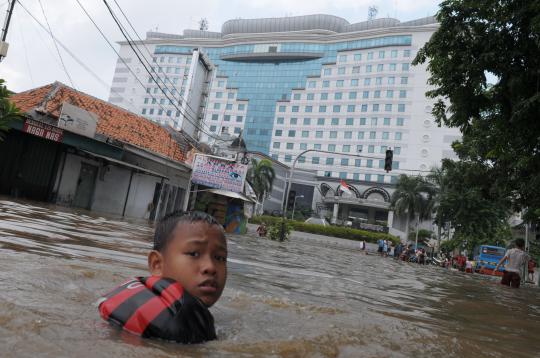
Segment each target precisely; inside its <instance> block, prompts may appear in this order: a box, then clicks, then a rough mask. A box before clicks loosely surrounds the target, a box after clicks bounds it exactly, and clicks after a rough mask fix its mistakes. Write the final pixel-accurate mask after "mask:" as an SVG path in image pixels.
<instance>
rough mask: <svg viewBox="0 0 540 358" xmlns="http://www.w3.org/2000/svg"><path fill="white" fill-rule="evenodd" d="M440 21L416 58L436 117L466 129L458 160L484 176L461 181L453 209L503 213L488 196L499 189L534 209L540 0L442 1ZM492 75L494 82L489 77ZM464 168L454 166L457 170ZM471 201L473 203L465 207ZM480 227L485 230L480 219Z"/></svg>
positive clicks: (538, 187) (539, 137)
mask: <svg viewBox="0 0 540 358" xmlns="http://www.w3.org/2000/svg"><path fill="white" fill-rule="evenodd" d="M437 20H438V22H439V23H440V27H439V29H438V30H437V31H436V32H435V34H434V35H433V36H432V37H431V39H430V40H429V41H428V42H427V43H426V44H425V46H424V47H423V48H422V49H420V51H419V52H418V54H417V56H416V58H415V60H414V62H413V63H414V64H418V63H425V62H428V70H429V71H430V73H431V77H430V79H429V84H430V85H432V86H433V89H432V90H431V91H429V92H428V93H427V94H428V96H430V97H432V98H434V99H437V102H436V105H435V106H434V109H433V115H434V117H435V119H436V120H437V122H438V123H439V124H444V125H447V126H450V127H457V128H459V129H460V130H461V132H462V134H463V138H462V140H461V141H459V142H456V143H454V150H455V151H456V152H457V154H458V156H459V158H460V159H461V161H462V163H461V164H455V166H458V167H460V168H461V169H470V170H476V171H479V172H481V173H482V174H483V175H484V176H483V180H484V181H485V182H484V183H482V185H481V186H480V187H479V188H472V187H464V188H463V190H464V191H463V193H461V194H460V195H459V196H461V197H462V199H464V202H463V204H461V207H462V208H461V209H460V210H458V211H456V213H455V214H456V215H458V214H459V215H462V214H463V215H465V214H464V213H465V212H469V213H470V212H471V210H472V209H474V210H481V211H482V212H483V213H484V214H486V215H487V216H488V217H492V218H493V217H499V216H498V215H499V214H498V212H499V209H500V208H498V205H495V207H496V208H495V209H494V208H493V206H490V205H488V204H489V203H487V202H486V201H489V200H490V199H494V195H503V196H504V197H507V198H509V199H510V202H511V203H512V204H513V208H514V209H515V210H522V209H527V211H528V212H536V210H537V209H538V208H540V175H538V173H540V120H538V114H539V113H540V92H539V89H540V0H527V1H524V0H505V1H499V0H445V1H443V2H442V3H441V6H440V10H439V12H438V14H437ZM488 78H494V81H495V83H494V84H489V83H488ZM448 165H450V164H448ZM460 168H457V167H453V166H452V165H450V167H449V169H451V170H452V171H454V173H453V175H455V170H458V169H460ZM464 175H465V174H464ZM452 192H453V193H454V194H456V195H458V194H459V193H455V191H452ZM451 200H453V201H454V202H455V201H457V200H460V199H459V197H456V198H451ZM473 202H475V203H476V204H475V205H476V207H475V208H473V207H465V206H466V205H473ZM497 204H498V203H497ZM456 205H457V203H456ZM493 210H494V211H493ZM479 219H480V218H479ZM476 228H477V229H478V230H482V231H485V230H486V229H485V226H483V225H482V224H481V223H480V222H479V223H478V224H477V225H476Z"/></svg>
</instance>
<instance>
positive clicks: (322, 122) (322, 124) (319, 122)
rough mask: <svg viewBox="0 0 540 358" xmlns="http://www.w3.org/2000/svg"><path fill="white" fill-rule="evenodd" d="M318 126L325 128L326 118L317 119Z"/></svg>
mask: <svg viewBox="0 0 540 358" xmlns="http://www.w3.org/2000/svg"><path fill="white" fill-rule="evenodd" d="M317 125H318V126H324V118H317Z"/></svg>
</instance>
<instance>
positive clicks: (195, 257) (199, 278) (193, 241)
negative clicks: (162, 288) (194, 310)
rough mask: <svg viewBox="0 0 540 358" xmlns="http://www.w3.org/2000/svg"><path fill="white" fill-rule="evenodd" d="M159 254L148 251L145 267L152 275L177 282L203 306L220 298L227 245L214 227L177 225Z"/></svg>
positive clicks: (224, 278)
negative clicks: (147, 267)
mask: <svg viewBox="0 0 540 358" xmlns="http://www.w3.org/2000/svg"><path fill="white" fill-rule="evenodd" d="M171 236H172V237H171V239H170V240H169V241H168V243H167V246H166V248H165V250H164V251H163V252H161V253H160V252H157V251H152V252H150V255H149V256H148V264H149V268H150V271H151V273H152V275H156V276H162V277H169V278H172V279H174V280H176V281H178V282H179V283H180V284H181V285H182V286H183V287H184V289H185V290H186V291H188V292H189V293H190V294H191V295H193V296H195V297H198V298H199V299H200V300H201V301H202V302H203V303H204V304H206V305H207V306H209V307H210V306H212V305H213V304H214V303H216V301H217V300H218V299H219V297H220V296H221V293H222V292H223V288H224V287H225V281H226V280H227V241H226V239H225V236H224V235H223V232H222V231H221V230H220V228H219V227H218V226H216V225H209V224H207V223H205V222H195V223H180V224H178V225H176V227H175V229H174V230H173V232H172V233H171Z"/></svg>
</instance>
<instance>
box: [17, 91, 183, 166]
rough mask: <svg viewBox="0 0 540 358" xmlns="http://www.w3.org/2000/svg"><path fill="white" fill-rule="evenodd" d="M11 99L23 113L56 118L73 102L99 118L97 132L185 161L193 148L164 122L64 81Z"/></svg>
mask: <svg viewBox="0 0 540 358" xmlns="http://www.w3.org/2000/svg"><path fill="white" fill-rule="evenodd" d="M10 99H11V100H12V101H13V102H14V103H15V104H16V105H17V107H19V108H20V109H21V111H22V112H30V111H31V110H33V109H38V110H40V111H44V112H46V113H47V114H49V115H50V116H52V117H56V118H58V117H59V116H60V111H61V109H62V104H63V103H64V102H67V103H70V104H72V105H74V106H77V107H79V108H82V109H84V110H86V111H88V112H92V113H95V114H96V115H97V116H98V117H99V120H98V123H97V128H96V132H97V133H100V134H103V135H105V136H107V137H111V138H114V139H116V140H119V141H122V142H126V143H129V144H133V145H136V146H138V147H141V148H144V149H148V150H150V151H153V152H155V153H159V154H161V155H164V156H166V157H169V158H171V159H173V160H176V161H184V160H185V158H186V153H187V151H188V150H189V149H190V148H189V147H188V143H187V142H185V143H179V142H178V141H176V140H175V139H174V138H173V136H172V135H171V134H170V133H169V131H167V130H166V129H165V128H163V127H161V126H160V125H158V124H156V123H154V122H152V121H150V120H148V119H146V118H144V117H141V116H138V115H136V114H134V113H131V112H129V111H127V110H125V109H122V108H120V107H117V106H115V105H113V104H110V103H108V102H105V101H103V100H100V99H98V98H95V97H92V96H90V95H88V94H86V93H82V92H79V91H77V90H75V89H73V88H71V87H68V86H66V85H64V84H62V83H60V82H55V83H52V84H49V85H46V86H43V87H38V88H34V89H31V90H28V91H25V92H21V93H17V94H14V95H13V96H11V98H10ZM43 106H44V107H43Z"/></svg>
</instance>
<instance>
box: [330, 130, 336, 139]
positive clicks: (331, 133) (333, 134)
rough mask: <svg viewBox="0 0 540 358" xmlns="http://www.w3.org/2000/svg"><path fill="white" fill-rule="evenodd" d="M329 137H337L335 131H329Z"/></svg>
mask: <svg viewBox="0 0 540 358" xmlns="http://www.w3.org/2000/svg"><path fill="white" fill-rule="evenodd" d="M330 138H332V139H335V138H337V131H330Z"/></svg>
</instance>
